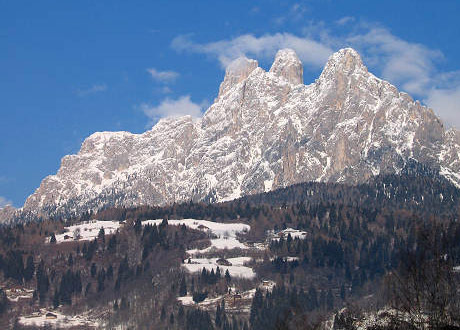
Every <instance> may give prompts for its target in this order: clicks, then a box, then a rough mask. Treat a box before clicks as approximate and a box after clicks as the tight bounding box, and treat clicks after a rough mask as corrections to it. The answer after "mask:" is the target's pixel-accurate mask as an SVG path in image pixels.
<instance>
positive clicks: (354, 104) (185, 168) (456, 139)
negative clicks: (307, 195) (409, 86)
mask: <svg viewBox="0 0 460 330" xmlns="http://www.w3.org/2000/svg"><path fill="white" fill-rule="evenodd" d="M408 160H416V161H417V162H419V163H421V164H424V165H425V166H428V167H430V168H433V169H434V170H435V171H439V173H440V174H441V175H443V176H444V177H446V178H447V179H449V180H450V181H451V182H453V183H454V184H455V185H457V186H459V185H460V133H459V132H458V131H455V130H453V129H450V130H447V131H446V130H445V128H444V126H443V124H442V122H441V121H440V120H439V118H438V117H436V115H435V114H434V113H433V111H432V110H431V109H429V108H427V107H425V106H423V105H421V104H420V103H419V102H418V101H414V100H413V99H412V98H411V97H410V96H409V95H408V94H406V93H403V92H399V91H398V90H397V88H396V87H395V86H393V85H391V84H390V83H389V82H386V81H384V80H381V79H379V78H377V77H375V76H374V75H373V74H371V73H369V72H368V70H367V68H366V66H365V65H364V64H363V62H362V60H361V58H360V56H359V54H358V53H357V52H356V51H355V50H353V49H350V48H346V49H342V50H340V51H338V52H336V53H334V54H333V55H332V56H331V57H330V58H329V60H328V62H327V64H326V66H325V68H324V70H323V72H322V73H321V75H320V77H319V78H318V79H317V80H316V81H315V82H314V83H312V84H310V85H304V84H303V68H302V63H301V62H300V60H299V58H298V57H297V55H296V53H295V52H294V51H293V50H290V49H282V50H280V51H278V53H277V54H276V57H275V60H274V62H273V65H272V66H271V68H270V70H269V71H268V72H266V71H265V70H263V69H262V68H260V67H259V66H258V63H257V61H255V60H250V59H247V58H244V57H243V58H239V59H237V60H235V61H234V62H232V63H231V64H230V65H229V66H228V68H227V70H226V73H225V78H224V80H223V82H222V83H221V85H220V88H219V94H218V96H217V98H216V100H215V102H214V104H212V105H211V106H210V107H209V108H208V109H207V111H206V112H205V114H204V115H203V117H202V118H200V119H193V118H192V117H190V116H183V117H175V118H165V119H161V120H160V121H159V122H158V123H157V124H156V125H155V126H153V127H152V129H151V130H149V131H147V132H145V133H143V134H132V133H128V132H99V133H95V134H93V135H91V136H89V137H88V138H87V139H86V140H85V141H84V142H83V144H82V146H81V149H80V151H79V152H78V154H76V155H68V156H65V157H64V158H63V159H62V162H61V167H60V169H59V171H58V172H57V174H56V175H51V176H48V177H47V178H45V179H44V180H43V181H42V183H41V185H40V187H39V188H38V189H37V190H36V191H35V192H34V193H33V194H32V195H31V196H30V197H29V198H28V199H27V200H26V202H25V204H24V207H23V208H22V209H21V210H20V211H18V212H19V213H20V214H22V215H26V214H28V215H32V216H39V215H45V216H48V215H53V216H60V215H70V214H81V213H83V212H86V211H88V210H96V209H100V208H103V207H106V206H114V205H115V206H136V205H165V204H169V203H173V202H181V201H188V200H193V201H199V200H204V201H211V202H213V201H226V200H231V199H234V198H238V197H240V196H245V195H249V194H254V193H260V192H264V191H270V190H273V189H276V188H279V187H286V186H289V185H292V184H295V183H300V182H307V181H322V182H345V183H349V184H357V183H362V182H366V181H368V180H369V179H370V178H372V177H373V176H376V175H378V174H386V173H390V174H391V173H399V172H400V171H401V170H402V169H403V168H404V166H405V164H406V163H407V161H408Z"/></svg>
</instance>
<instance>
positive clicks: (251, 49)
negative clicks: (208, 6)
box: [171, 33, 332, 68]
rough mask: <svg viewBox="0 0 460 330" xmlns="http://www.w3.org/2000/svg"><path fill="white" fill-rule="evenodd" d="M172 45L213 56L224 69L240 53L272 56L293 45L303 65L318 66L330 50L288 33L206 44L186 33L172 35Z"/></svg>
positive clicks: (178, 49)
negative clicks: (176, 35)
mask: <svg viewBox="0 0 460 330" xmlns="http://www.w3.org/2000/svg"><path fill="white" fill-rule="evenodd" d="M171 46H172V48H173V49H175V50H176V51H178V52H193V53H199V54H206V55H209V56H211V57H215V58H217V59H218V60H219V62H220V64H221V66H222V67H223V68H225V67H226V66H227V65H228V64H229V63H230V62H231V61H232V60H234V59H235V58H237V57H240V56H249V57H251V56H255V57H257V58H264V59H271V58H273V56H274V55H275V54H276V52H277V51H278V50H279V49H280V48H286V47H289V48H293V49H294V50H295V51H296V52H297V54H298V56H299V58H300V59H301V60H302V61H303V62H304V64H307V65H311V66H314V67H315V68H319V67H321V66H322V65H324V63H325V62H326V60H327V58H328V57H329V55H330V54H331V53H332V49H331V48H329V47H328V46H327V45H324V44H321V43H320V42H317V41H315V40H312V39H308V38H303V37H298V36H295V35H293V34H290V33H276V34H266V35H263V36H260V37H257V36H255V35H253V34H244V35H241V36H238V37H236V38H233V39H228V40H220V41H216V42H211V43H206V44H200V43H196V42H194V41H193V40H192V39H191V38H190V37H189V36H186V35H182V36H178V37H176V38H174V39H173V40H172V43H171Z"/></svg>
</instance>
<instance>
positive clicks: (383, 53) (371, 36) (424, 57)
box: [346, 27, 443, 96]
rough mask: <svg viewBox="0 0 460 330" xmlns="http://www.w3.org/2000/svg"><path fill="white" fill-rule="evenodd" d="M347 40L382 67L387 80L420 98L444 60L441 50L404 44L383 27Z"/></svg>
mask: <svg viewBox="0 0 460 330" xmlns="http://www.w3.org/2000/svg"><path fill="white" fill-rule="evenodd" d="M346 41H347V42H348V43H349V44H351V45H352V46H354V47H357V48H359V49H360V50H361V51H362V52H363V53H364V54H365V55H366V56H367V58H368V59H369V60H370V62H371V63H372V64H374V65H375V66H377V67H379V68H380V69H381V75H382V77H383V78H384V79H386V80H389V81H391V82H392V83H393V84H397V85H399V86H400V88H402V89H403V90H404V91H407V92H409V93H413V94H415V95H417V96H423V95H425V94H426V92H427V90H428V88H429V86H430V85H431V84H432V83H433V76H434V74H435V73H436V69H435V65H434V64H435V62H436V61H437V60H440V59H442V58H443V55H442V53H441V52H440V51H439V50H432V49H430V48H428V47H426V46H424V45H421V44H417V43H411V42H408V41H405V40H403V39H401V38H398V37H397V36H395V35H393V34H391V33H390V32H389V31H388V30H387V29H385V28H381V27H374V28H371V29H370V30H369V31H368V32H367V33H363V34H355V35H351V36H349V37H348V38H347V39H346Z"/></svg>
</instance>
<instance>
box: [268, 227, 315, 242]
mask: <svg viewBox="0 0 460 330" xmlns="http://www.w3.org/2000/svg"><path fill="white" fill-rule="evenodd" d="M289 235H291V237H292V239H294V238H298V239H304V238H306V237H307V235H308V233H307V232H306V231H302V230H298V229H293V228H286V229H284V230H281V231H280V232H277V233H276V234H274V236H273V238H272V240H276V241H278V240H279V239H280V238H281V237H282V238H283V239H287V237H288V236H289Z"/></svg>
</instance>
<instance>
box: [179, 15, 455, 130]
mask: <svg viewBox="0 0 460 330" xmlns="http://www.w3.org/2000/svg"><path fill="white" fill-rule="evenodd" d="M302 31H303V34H302V35H300V36H298V35H294V34H291V33H275V34H265V35H262V36H255V35H253V34H243V35H240V36H236V37H234V38H232V39H223V40H218V41H214V42H209V43H197V42H194V41H193V40H192V39H191V38H190V36H184V35H182V36H178V37H176V38H174V39H173V40H172V42H171V46H172V48H173V49H175V50H176V51H178V52H181V51H184V52H192V53H198V54H206V55H208V56H209V57H211V58H216V59H217V60H218V61H219V62H220V65H221V66H222V67H223V68H225V67H226V66H227V65H228V64H229V63H230V62H231V61H232V60H233V59H235V58H237V57H239V56H247V57H250V58H251V57H252V58H257V59H260V60H272V59H273V57H274V55H275V53H276V52H277V51H278V50H279V49H280V48H286V47H288V48H293V49H294V50H295V51H296V52H297V54H298V55H299V58H300V59H301V60H302V62H303V63H304V65H305V66H306V69H308V68H313V69H321V68H322V67H323V66H324V64H325V62H326V60H327V58H328V56H329V55H330V54H331V53H333V51H336V50H338V49H340V48H343V47H353V48H355V49H356V50H357V51H358V52H359V53H360V54H361V55H362V57H363V59H364V62H365V63H366V65H367V66H368V67H369V70H370V71H371V72H374V73H375V74H376V75H377V76H380V77H382V78H383V79H386V80H388V81H390V82H391V83H392V84H394V85H396V86H397V87H398V88H399V89H401V90H402V91H405V92H408V93H410V94H411V95H412V96H414V97H415V98H418V99H420V100H422V101H423V102H424V103H425V104H427V105H428V106H430V107H432V108H433V109H434V110H435V112H436V113H437V114H438V115H439V116H440V117H441V118H442V119H443V120H445V121H446V123H447V124H448V125H454V126H456V127H459V128H460V106H457V104H459V105H460V71H458V72H442V71H441V70H440V69H439V65H438V64H439V63H440V62H442V61H444V60H445V58H444V55H443V53H442V52H441V51H440V50H438V49H432V48H429V47H427V46H425V45H423V44H420V43H416V42H410V41H407V40H404V39H402V38H400V37H398V36H396V35H394V34H392V33H391V32H390V31H389V30H388V29H386V28H385V27H382V26H381V25H378V24H370V23H365V22H364V23H363V22H356V21H355V18H353V17H343V18H341V19H339V20H338V21H335V24H329V25H328V24H325V23H324V22H321V21H320V22H307V23H306V26H305V27H304V28H303V29H302Z"/></svg>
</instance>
